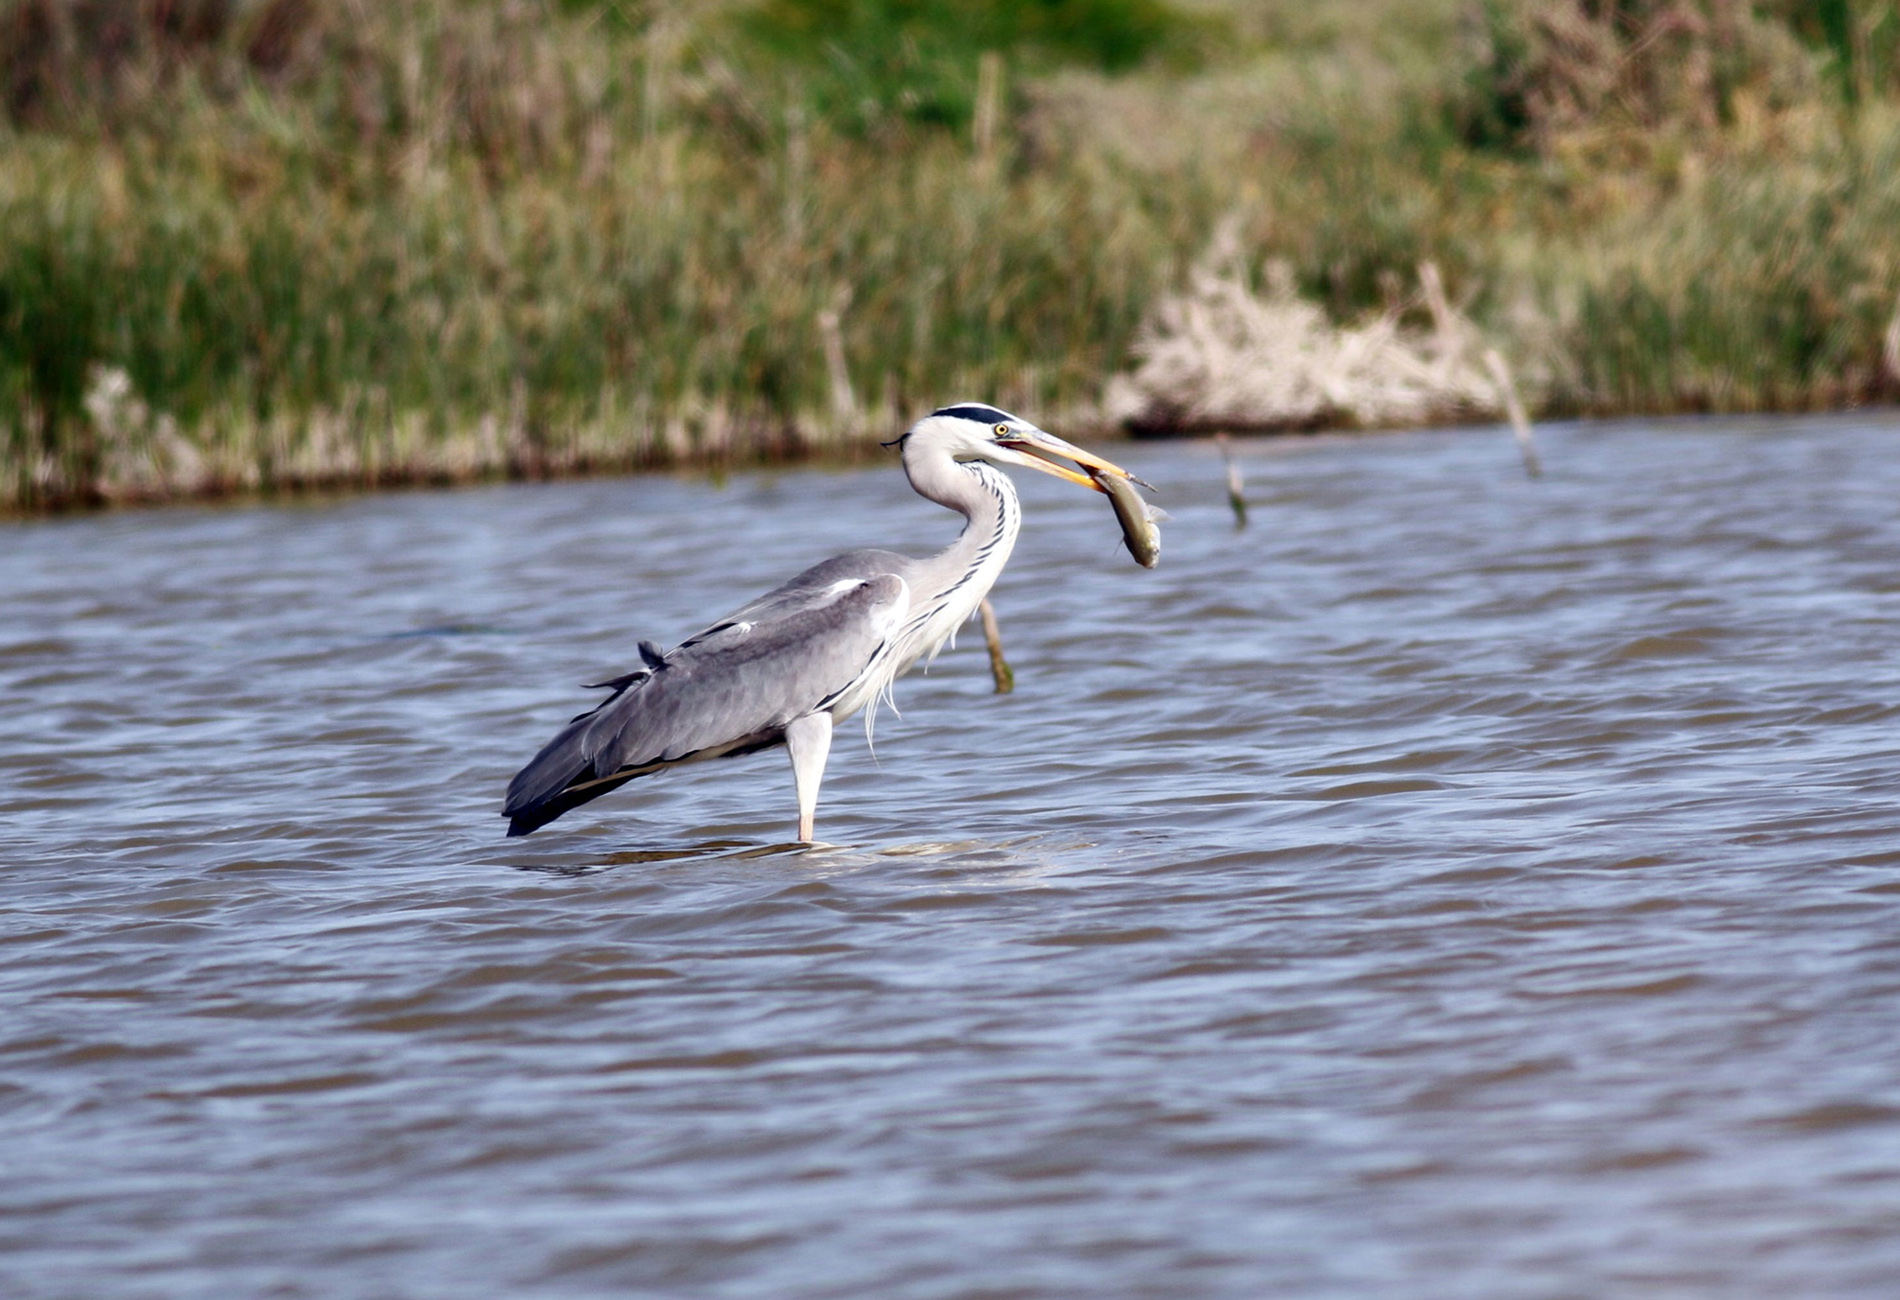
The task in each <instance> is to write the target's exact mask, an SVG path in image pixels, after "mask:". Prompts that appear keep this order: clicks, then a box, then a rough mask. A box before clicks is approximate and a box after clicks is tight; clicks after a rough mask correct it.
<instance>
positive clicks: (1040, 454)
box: [1003, 429, 1166, 569]
mask: <svg viewBox="0 0 1900 1300" xmlns="http://www.w3.org/2000/svg"><path fill="white" fill-rule="evenodd" d="M1003 445H1004V446H1006V447H1009V448H1011V449H1012V450H1015V451H1021V452H1028V453H1029V454H1030V456H1031V457H1032V458H1033V459H1031V460H1029V461H1027V462H1025V463H1026V464H1029V465H1031V466H1033V467H1034V468H1036V469H1039V470H1042V471H1044V472H1045V473H1049V474H1054V475H1055V476H1056V477H1057V478H1065V479H1067V480H1069V482H1071V483H1079V484H1081V485H1082V486H1083V487H1088V488H1094V489H1095V490H1096V491H1097V492H1101V493H1104V494H1106V495H1107V497H1108V500H1109V504H1111V505H1113V506H1114V507H1115V520H1116V522H1117V523H1119V524H1121V526H1122V540H1123V541H1125V542H1127V543H1128V553H1129V554H1130V555H1132V556H1134V557H1135V563H1137V564H1139V565H1140V566H1141V567H1142V568H1144V569H1152V568H1154V567H1155V562H1156V561H1157V560H1159V559H1160V558H1161V529H1160V528H1159V527H1158V525H1159V523H1160V521H1161V520H1162V519H1164V518H1166V516H1165V515H1163V514H1162V513H1161V512H1160V511H1158V510H1156V509H1155V508H1154V507H1153V506H1150V505H1149V504H1148V503H1147V502H1146V501H1144V500H1142V499H1141V493H1139V492H1137V491H1135V488H1134V485H1135V484H1136V483H1141V485H1142V486H1143V487H1145V488H1150V489H1152V487H1153V485H1152V484H1149V483H1142V482H1141V480H1140V479H1138V478H1136V477H1135V476H1134V475H1133V474H1130V473H1129V472H1128V471H1127V470H1125V469H1123V468H1122V467H1121V466H1120V465H1117V464H1115V463H1114V462H1112V461H1108V460H1104V459H1103V458H1102V457H1100V456H1097V455H1096V454H1095V453H1094V452H1091V451H1084V450H1082V448H1080V447H1078V446H1076V445H1075V444H1074V443H1072V442H1064V441H1063V440H1062V439H1061V438H1058V437H1056V436H1055V435H1054V434H1052V433H1044V432H1042V430H1040V429H1037V430H1035V431H1033V432H1030V431H1027V430H1025V431H1024V432H1023V434H1022V436H1021V437H1019V438H1011V439H1008V440H1006V441H1004V444H1003ZM1058 457H1061V458H1063V459H1066V460H1072V461H1074V462H1075V463H1076V464H1078V465H1081V466H1082V467H1083V468H1084V469H1086V470H1087V471H1088V472H1087V473H1082V474H1078V473H1077V472H1076V471H1074V470H1072V469H1070V468H1069V467H1068V466H1067V465H1063V464H1060V463H1059V462H1058V460H1057V458H1058Z"/></svg>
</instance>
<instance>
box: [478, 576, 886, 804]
mask: <svg viewBox="0 0 1900 1300" xmlns="http://www.w3.org/2000/svg"><path fill="white" fill-rule="evenodd" d="M840 558H841V559H842V558H845V557H840ZM819 567H820V568H824V567H825V566H819ZM811 572H816V571H815V570H813V571H808V574H809V573H811ZM808 574H801V575H800V576H799V578H796V579H793V582H792V583H788V584H786V587H782V588H779V589H778V590H777V591H775V592H772V593H768V595H767V596H765V597H762V598H761V599H760V600H757V601H754V602H753V603H752V604H751V605H748V606H746V607H745V608H744V609H743V610H740V611H738V613H739V614H742V615H748V617H736V616H735V617H733V618H729V619H724V620H721V621H720V622H719V623H715V624H714V625H713V626H712V627H709V628H707V629H706V630H705V631H704V632H702V633H700V634H699V635H697V636H695V637H693V638H691V639H690V640H688V641H686V642H685V643H683V644H682V645H681V646H680V647H679V648H678V649H676V650H674V651H672V652H671V653H670V654H667V655H666V656H664V657H663V660H662V662H661V665H660V666H658V667H650V668H648V669H647V670H644V671H641V672H637V673H633V674H629V675H628V679H627V681H626V684H625V685H624V686H622V687H621V688H620V689H619V690H618V691H617V692H616V693H615V694H614V695H613V696H612V697H610V698H609V699H608V700H607V701H606V702H605V703H603V704H602V705H601V706H600V707H599V708H597V709H595V710H594V711H593V712H591V713H586V714H583V715H581V716H580V717H578V718H576V719H575V720H574V721H573V722H571V723H569V724H568V725H567V726H566V727H565V728H563V729H562V731H561V732H560V734H559V735H557V736H555V738H554V739H553V740H551V741H549V742H548V744H547V745H546V746H545V747H544V748H543V749H542V750H541V752H540V753H539V754H537V755H535V757H534V759H533V761H532V762H530V763H529V764H528V765H527V766H526V767H524V768H522V769H521V771H520V772H519V773H517V774H516V776H515V779H514V780H513V781H512V782H511V783H510V784H509V786H508V799H507V802H506V804H505V806H504V808H503V812H504V813H505V815H507V816H508V817H510V818H511V819H513V825H512V826H511V828H510V832H509V833H510V834H525V833H526V832H527V831H529V830H533V829H534V828H535V827H536V826H539V825H542V824H544V823H545V822H546V821H548V820H551V819H552V818H553V817H555V816H559V815H560V813H561V812H565V811H566V810H567V809H568V808H571V807H574V806H577V805H578V804H579V803H583V802H585V801H586V799H587V798H591V797H593V794H594V793H603V794H604V793H605V792H606V790H607V789H611V788H612V787H613V786H615V785H619V784H620V783H622V782H623V781H625V780H629V779H631V778H632V777H635V776H640V775H644V774H645V773H647V772H651V771H654V770H656V769H658V768H660V767H664V766H667V765H669V764H672V763H681V762H687V761H689V760H692V759H696V758H714V757H718V756H720V755H723V754H732V753H743V752H746V751H748V750H752V749H759V748H762V747H764V746H767V745H772V744H776V743H778V741H779V740H780V739H782V738H783V736H784V731H785V726H786V724H787V723H789V722H791V721H792V720H793V719H794V718H799V717H803V716H804V715H805V714H807V713H811V712H814V711H816V710H817V709H819V708H821V707H823V706H824V705H825V704H827V703H829V702H830V700H832V699H833V698H835V697H836V696H837V695H838V694H839V693H840V692H842V691H843V690H845V689H846V688H847V687H849V686H850V685H851V683H852V682H853V681H855V680H856V679H857V678H858V677H859V675H860V674H862V673H863V672H864V671H865V669H866V668H867V667H868V666H869V665H870V663H871V662H872V660H873V658H874V657H875V656H876V655H877V654H878V653H879V651H880V650H882V649H883V648H884V645H885V641H886V638H887V637H888V636H889V635H890V634H891V633H892V632H894V631H895V630H896V629H897V628H898V627H899V626H900V625H901V623H902V622H903V619H904V616H905V613H906V612H907V610H908V607H909V588H908V587H907V586H906V584H905V583H904V580H903V579H902V578H901V577H899V576H898V575H896V574H894V573H889V572H883V573H875V574H870V575H866V574H864V573H863V571H862V569H860V570H859V571H858V573H857V575H856V576H846V577H838V578H834V579H833V580H832V581H830V582H828V583H824V584H814V583H804V584H803V585H802V586H800V587H798V589H797V590H795V591H794V590H789V589H791V588H792V587H793V586H794V584H798V583H800V581H801V579H804V578H806V577H807V576H808ZM590 785H598V786H599V787H600V788H599V789H598V790H597V791H593V792H584V791H582V790H581V789H580V787H586V786H590ZM576 796H580V797H576ZM543 810H548V811H547V812H546V815H545V816H543V815H540V814H541V813H542V811H543Z"/></svg>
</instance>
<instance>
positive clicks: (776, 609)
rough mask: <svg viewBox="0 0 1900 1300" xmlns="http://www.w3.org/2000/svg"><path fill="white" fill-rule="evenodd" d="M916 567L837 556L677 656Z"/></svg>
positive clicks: (889, 557) (876, 554)
mask: <svg viewBox="0 0 1900 1300" xmlns="http://www.w3.org/2000/svg"><path fill="white" fill-rule="evenodd" d="M915 563H916V561H914V560H912V559H910V558H909V557H908V556H904V555H899V554H897V553H896V552H895V551H875V550H856V551H846V552H844V553H843V554H842V555H834V556H832V557H831V558H830V559H829V560H825V561H823V562H821V563H819V564H814V565H812V567H811V568H809V569H806V570H805V571H804V572H803V573H801V574H799V575H798V576H797V577H795V578H792V579H790V580H789V581H786V582H783V583H781V584H780V585H778V586H776V587H774V588H772V590H770V591H768V592H766V593H765V594H764V595H763V596H760V597H759V598H758V599H756V600H752V601H749V602H747V603H746V604H744V605H742V606H740V607H739V608H738V609H735V610H733V611H732V613H730V614H728V615H726V616H725V617H724V618H722V619H718V620H716V621H715V622H713V623H711V624H709V625H708V626H706V627H705V628H703V629H702V630H700V631H698V632H695V633H693V635H691V636H689V637H687V638H686V639H685V640H684V641H682V642H680V644H679V649H678V650H676V651H674V653H675V654H677V653H679V651H682V650H689V649H692V648H694V647H696V646H699V645H702V644H704V643H706V642H708V641H711V640H714V639H716V638H718V637H719V636H721V635H722V634H724V633H727V632H729V631H731V630H732V629H733V628H734V627H737V626H739V625H741V624H744V625H747V626H749V627H755V628H756V627H759V626H761V625H770V624H773V623H777V622H780V621H782V620H784V619H788V618H795V617H797V616H798V615H799V614H800V613H801V612H803V611H805V610H806V609H808V608H810V607H811V606H813V605H814V604H818V603H822V602H823V601H826V600H829V599H831V597H829V596H827V595H826V594H825V593H826V592H828V591H829V590H830V589H831V588H833V587H835V586H837V584H838V583H840V582H843V581H845V580H846V579H848V578H855V579H870V578H877V577H880V576H883V575H885V574H896V575H897V576H899V577H906V576H907V575H908V574H909V572H910V570H911V568H912V566H914V565H915Z"/></svg>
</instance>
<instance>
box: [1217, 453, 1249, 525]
mask: <svg viewBox="0 0 1900 1300" xmlns="http://www.w3.org/2000/svg"><path fill="white" fill-rule="evenodd" d="M1214 445H1215V446H1216V447H1219V448H1220V454H1221V459H1222V460H1224V461H1226V462H1227V504H1228V505H1230V506H1232V507H1233V509H1234V527H1235V528H1237V529H1239V528H1245V527H1246V526H1247V484H1246V483H1245V481H1243V480H1242V479H1241V477H1240V463H1239V462H1238V461H1236V460H1235V459H1234V447H1233V443H1232V441H1231V440H1229V438H1228V437H1227V435H1226V434H1224V433H1217V434H1215V435H1214Z"/></svg>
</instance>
